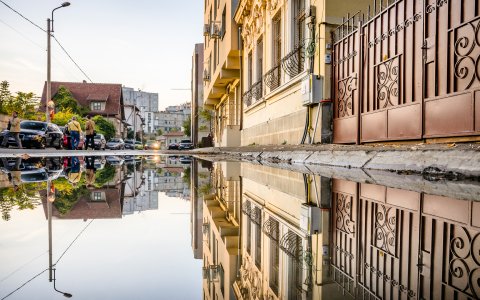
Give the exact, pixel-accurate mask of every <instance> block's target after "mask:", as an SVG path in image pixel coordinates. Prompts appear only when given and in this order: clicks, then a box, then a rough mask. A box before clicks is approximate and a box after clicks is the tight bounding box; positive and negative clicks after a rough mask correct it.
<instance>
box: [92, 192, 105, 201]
mask: <svg viewBox="0 0 480 300" xmlns="http://www.w3.org/2000/svg"><path fill="white" fill-rule="evenodd" d="M91 199H92V201H95V202H100V201H105V197H104V193H103V192H93V193H92V196H91Z"/></svg>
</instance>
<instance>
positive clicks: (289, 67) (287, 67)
mask: <svg viewBox="0 0 480 300" xmlns="http://www.w3.org/2000/svg"><path fill="white" fill-rule="evenodd" d="M303 48H304V46H303V45H299V46H297V47H296V48H295V49H294V50H292V51H291V52H290V53H288V54H287V55H285V57H284V58H282V68H283V71H285V73H287V74H288V75H289V76H290V77H295V76H296V75H298V74H300V73H301V72H303V70H304V69H305V51H304V49H303Z"/></svg>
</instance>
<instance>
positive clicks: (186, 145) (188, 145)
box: [178, 140, 193, 150]
mask: <svg viewBox="0 0 480 300" xmlns="http://www.w3.org/2000/svg"><path fill="white" fill-rule="evenodd" d="M187 149H193V144H192V141H191V140H181V141H180V143H179V144H178V150H187Z"/></svg>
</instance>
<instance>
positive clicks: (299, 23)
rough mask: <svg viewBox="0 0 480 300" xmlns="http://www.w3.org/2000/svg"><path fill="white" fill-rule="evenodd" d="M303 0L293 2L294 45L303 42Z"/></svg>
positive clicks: (304, 15)
mask: <svg viewBox="0 0 480 300" xmlns="http://www.w3.org/2000/svg"><path fill="white" fill-rule="evenodd" d="M305 18H306V13H305V0H295V2H294V3H293V28H294V47H295V48H296V47H298V46H300V45H302V44H303V41H304V39H305Z"/></svg>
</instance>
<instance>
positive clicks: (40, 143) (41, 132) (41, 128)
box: [0, 121, 63, 149]
mask: <svg viewBox="0 0 480 300" xmlns="http://www.w3.org/2000/svg"><path fill="white" fill-rule="evenodd" d="M7 133H8V130H4V131H3V132H1V133H0V143H2V142H3V139H4V138H5V136H6V134H7ZM20 140H21V141H22V146H23V147H26V148H32V147H35V148H42V149H43V148H45V147H55V148H57V149H60V148H62V145H63V133H62V132H61V131H60V128H58V126H57V125H55V124H52V123H47V122H41V121H21V122H20ZM7 145H16V142H15V139H14V138H13V137H10V138H9V139H8V144H7Z"/></svg>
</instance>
